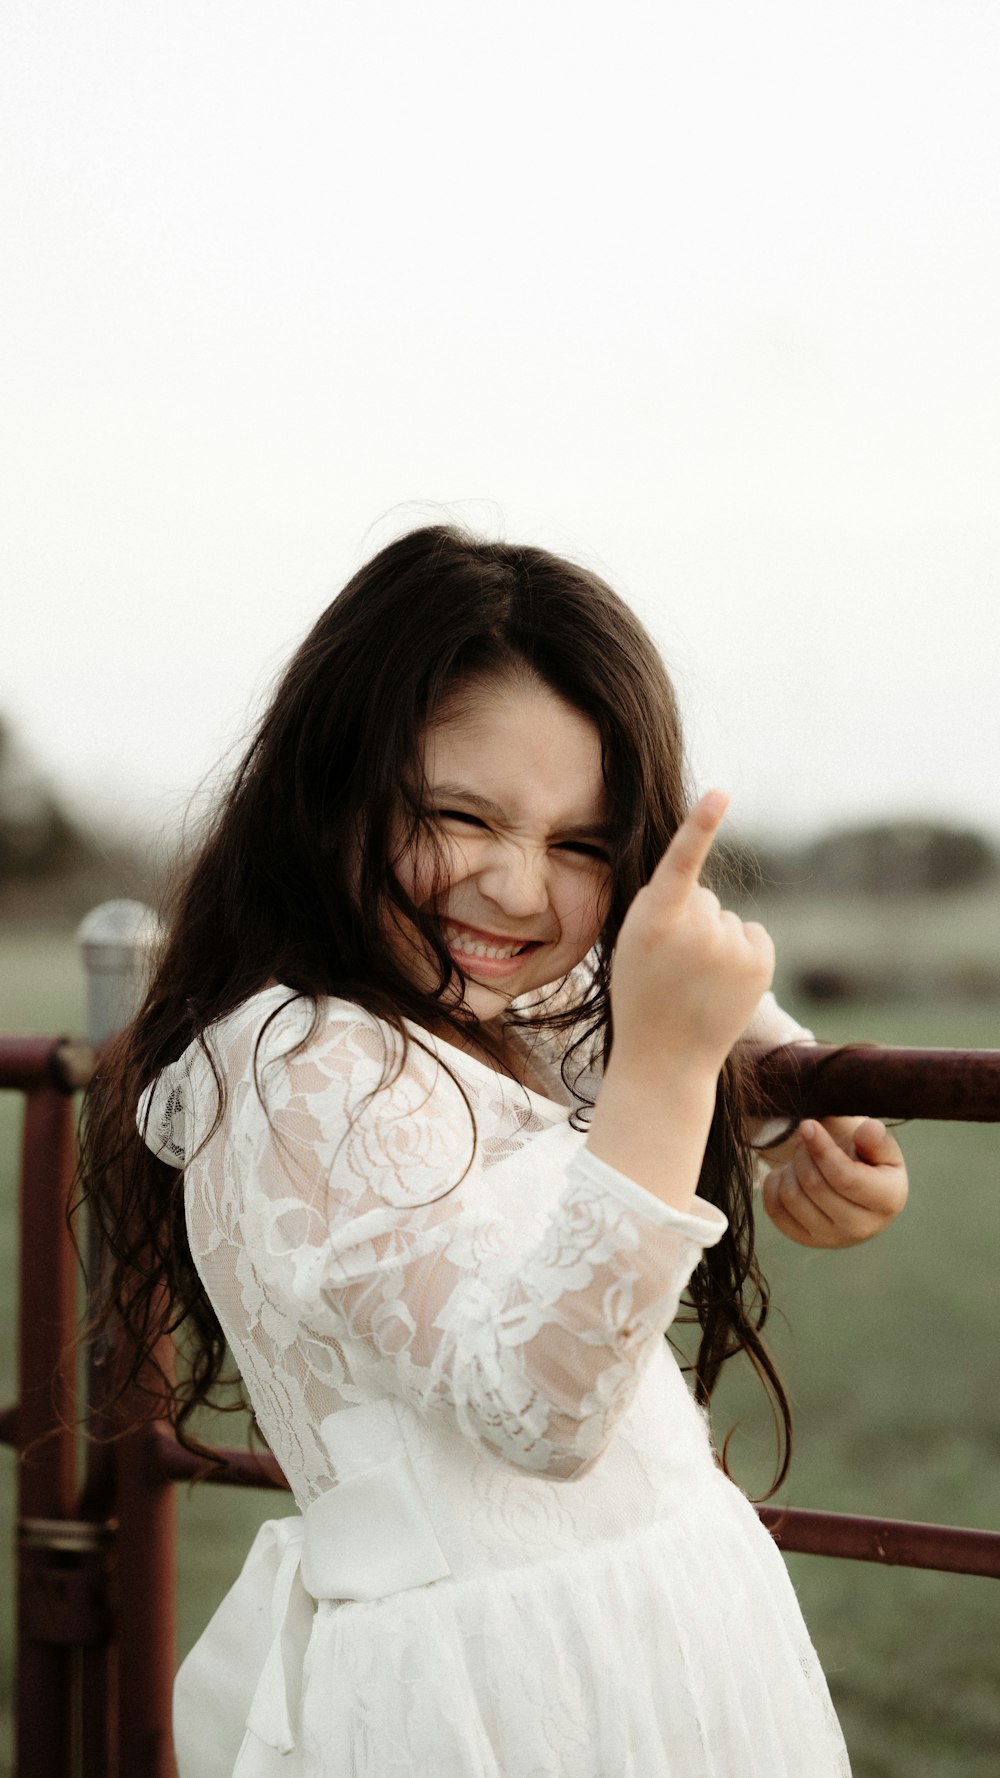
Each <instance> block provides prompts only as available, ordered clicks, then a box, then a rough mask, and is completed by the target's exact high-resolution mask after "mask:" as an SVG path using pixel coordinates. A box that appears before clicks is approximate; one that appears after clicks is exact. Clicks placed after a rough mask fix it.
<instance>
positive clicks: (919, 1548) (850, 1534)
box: [757, 1506, 1000, 1579]
mask: <svg viewBox="0 0 1000 1778" xmlns="http://www.w3.org/2000/svg"><path fill="white" fill-rule="evenodd" d="M757 1513H758V1516H759V1517H760V1518H761V1519H762V1521H763V1523H764V1524H765V1525H766V1526H767V1528H768V1530H769V1531H770V1533H771V1536H772V1537H773V1538H774V1541H775V1543H777V1544H778V1546H779V1548H781V1549H783V1550H794V1551H796V1552H798V1553H800V1554H802V1555H807V1556H841V1557H847V1558H849V1559H851V1560H852V1561H855V1562H883V1563H885V1564H886V1566H888V1567H892V1566H897V1567H903V1568H934V1569H941V1570H944V1571H946V1572H947V1573H950V1574H981V1575H988V1576H992V1577H994V1578H996V1579H1000V1531H974V1530H969V1529H966V1527H964V1526H957V1525H922V1524H919V1523H916V1522H915V1521H913V1520H910V1519H869V1518H862V1517H860V1516H858V1515H856V1514H854V1513H824V1512H814V1511H810V1510H807V1509H806V1508H804V1507H782V1506H759V1507H758V1508H757Z"/></svg>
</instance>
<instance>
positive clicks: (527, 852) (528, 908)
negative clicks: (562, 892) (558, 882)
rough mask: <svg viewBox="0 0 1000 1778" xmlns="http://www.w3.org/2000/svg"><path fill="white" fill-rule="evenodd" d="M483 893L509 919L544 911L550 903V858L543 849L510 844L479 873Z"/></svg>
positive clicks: (525, 917)
mask: <svg viewBox="0 0 1000 1778" xmlns="http://www.w3.org/2000/svg"><path fill="white" fill-rule="evenodd" d="M478 884H479V889H480V891H481V893H482V894H483V895H484V896H485V897H486V898H487V900H489V901H492V902H494V903H495V905H496V906H497V907H498V908H502V910H503V912H504V914H505V915H506V917H507V919H508V920H526V919H530V918H531V917H532V915H534V914H543V913H544V912H545V910H546V909H547V907H548V905H549V883H548V859H547V857H546V854H545V851H544V849H543V848H536V847H531V846H521V845H517V844H513V843H512V844H510V845H506V846H504V847H503V848H502V849H501V850H498V852H497V853H496V854H495V855H494V857H493V858H492V859H491V860H490V862H489V864H488V865H486V866H485V867H484V869H483V870H481V871H480V872H479V873H478Z"/></svg>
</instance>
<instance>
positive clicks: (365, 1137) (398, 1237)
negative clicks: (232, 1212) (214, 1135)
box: [226, 1003, 726, 1479]
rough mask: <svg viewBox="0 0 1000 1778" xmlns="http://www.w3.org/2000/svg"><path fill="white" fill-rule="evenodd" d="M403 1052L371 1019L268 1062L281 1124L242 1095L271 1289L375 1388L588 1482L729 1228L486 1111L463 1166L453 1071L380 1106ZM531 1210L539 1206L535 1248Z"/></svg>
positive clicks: (230, 1143)
mask: <svg viewBox="0 0 1000 1778" xmlns="http://www.w3.org/2000/svg"><path fill="white" fill-rule="evenodd" d="M340 1004H341V1005H342V1006H343V1005H345V1003H340ZM387 1042H389V1043H393V1042H395V1039H394V1034H393V1033H392V1032H391V1031H390V1029H389V1028H388V1027H387V1026H385V1025H382V1024H380V1023H379V1022H378V1021H375V1020H374V1019H370V1018H368V1016H367V1015H364V1014H360V1013H359V1012H358V1009H356V1008H352V1009H350V1016H346V1015H345V1016H344V1017H336V1018H330V1019H328V1020H327V1021H326V1022H325V1023H324V1025H323V1026H322V1028H321V1029H320V1031H319V1032H318V1033H317V1035H316V1036H315V1038H313V1039H312V1040H311V1042H310V1044H309V1045H308V1047H307V1048H306V1049H305V1050H304V1051H302V1052H301V1053H300V1054H299V1055H297V1056H289V1055H287V1054H286V1055H284V1056H277V1057H274V1056H272V1057H271V1059H270V1060H268V1061H266V1063H265V1065H264V1066H263V1069H262V1071H261V1089H262V1094H263V1104H264V1106H265V1107H266V1111H267V1114H268V1116H267V1118H265V1116H264V1110H263V1109H262V1106H261V1103H260V1101H259V1100H258V1102H257V1106H256V1111H257V1116H256V1118H255V1117H254V1116H253V1115H252V1111H253V1106H252V1100H251V1097H250V1096H249V1095H246V1096H245V1097H244V1101H243V1113H242V1121H241V1125H240V1128H239V1129H238V1130H236V1131H233V1132H231V1133H230V1135H229V1138H228V1139H227V1142H226V1150H227V1152H232V1151H233V1148H234V1137H235V1142H236V1148H237V1149H238V1151H239V1158H240V1165H241V1167H242V1169H243V1170H244V1176H247V1175H249V1176H250V1177H252V1179H253V1190H252V1192H250V1193H249V1194H247V1193H246V1192H244V1196H245V1197H246V1200H247V1201H246V1202H245V1204H244V1206H243V1213H242V1216H241V1222H242V1226H243V1231H244V1235H243V1238H244V1241H245V1243H246V1245H247V1249H248V1253H249V1256H250V1258H251V1260H252V1263H253V1269H254V1271H255V1273H256V1274H259V1278H260V1279H263V1281H264V1286H263V1294H264V1295H265V1296H267V1295H268V1294H270V1295H271V1296H272V1297H273V1295H274V1294H275V1293H277V1294H278V1295H279V1296H280V1297H282V1298H284V1303H283V1312H284V1315H285V1316H288V1315H289V1314H290V1313H294V1314H295V1315H296V1316H297V1317H298V1319H299V1320H300V1321H302V1320H305V1321H307V1322H309V1323H310V1324H311V1325H313V1326H314V1327H316V1328H317V1329H320V1328H322V1329H323V1330H324V1331H325V1333H326V1334H327V1335H329V1334H330V1333H332V1334H334V1335H335V1336H336V1337H337V1338H338V1339H339V1340H341V1341H344V1336H345V1335H346V1336H348V1338H347V1340H346V1342H345V1344H346V1345H347V1347H348V1349H349V1350H350V1351H352V1352H354V1353H359V1354H360V1355H361V1359H360V1362H361V1364H362V1365H363V1368H364V1371H365V1373H366V1374H365V1376H364V1378H363V1384H364V1387H365V1390H366V1393H368V1392H370V1390H371V1388H372V1386H373V1385H374V1386H375V1387H376V1388H377V1389H378V1390H379V1391H381V1392H382V1393H395V1394H397V1395H399V1396H402V1397H403V1398H405V1399H406V1400H407V1401H408V1402H409V1403H411V1404H412V1405H413V1406H414V1407H415V1408H416V1409H417V1410H419V1411H420V1412H421V1413H422V1414H424V1415H427V1416H443V1417H445V1418H446V1419H447V1420H448V1421H449V1422H450V1423H451V1424H452V1425H453V1426H454V1427H457V1428H458V1429H459V1430H460V1431H461V1433H462V1434H463V1435H464V1436H465V1437H466V1438H468V1439H471V1440H473V1441H474V1442H476V1443H478V1444H480V1445H482V1446H483V1447H484V1448H486V1449H487V1450H489V1451H490V1452H492V1453H493V1454H494V1455H497V1456H500V1457H502V1458H504V1459H506V1460H507V1461H509V1462H511V1463H513V1464H516V1465H518V1466H521V1467H523V1468H525V1469H529V1470H533V1471H537V1472H540V1473H544V1474H547V1475H549V1476H551V1477H554V1478H561V1479H570V1478H572V1477H574V1476H578V1475H581V1474H583V1473H585V1472H586V1470H587V1469H588V1468H589V1467H590V1466H591V1465H592V1464H593V1463H594V1462H595V1461H596V1459H597V1458H598V1457H599V1456H600V1454H601V1452H602V1450H603V1449H604V1448H605V1446H606V1445H607V1443H608V1440H609V1438H610V1436H611V1433H612V1431H613V1428H614V1426H615V1424H616V1422H617V1420H618V1419H619V1417H620V1416H621V1414H622V1413H623V1412H624V1410H625V1408H626V1406H627V1405H628V1402H629V1400H630V1399H631V1396H632V1394H633V1393H634V1390H635V1388H636V1386H637V1384H638V1381H639V1376H640V1374H641V1369H642V1366H643V1362H644V1359H645V1358H646V1356H647V1354H649V1353H650V1352H651V1350H652V1349H653V1347H654V1345H655V1344H657V1343H658V1339H659V1337H660V1336H661V1335H662V1334H663V1332H664V1330H665V1329H666V1328H667V1326H668V1325H669V1323H670V1322H671V1321H672V1319H673V1317H674V1315H675V1313H676V1310H677V1305H678V1301H679V1298H680V1294H681V1291H682V1290H683V1289H684V1287H685V1285H686V1284H687V1281H688V1279H689V1277H690V1274H691V1272H692V1271H693V1269H694V1267H695V1265H696V1264H697V1262H698V1260H699V1258H700V1256H701V1252H702V1249H703V1248H704V1247H705V1246H708V1245H712V1244H713V1243H714V1242H715V1241H717V1240H718V1239H719V1238H720V1237H721V1235H722V1234H723V1232H724V1230H725V1227H726V1222H725V1218H724V1217H723V1216H722V1214H721V1212H719V1211H717V1210H715V1209H714V1208H713V1207H712V1206H711V1205H708V1204H701V1203H700V1201H699V1200H695V1206H694V1211H693V1213H692V1214H689V1215H685V1214H681V1213H679V1212H677V1211H675V1210H673V1209H671V1208H670V1207H669V1206H667V1205H665V1204H663V1203H661V1202H660V1200H659V1199H658V1198H656V1197H654V1196H653V1194H652V1193H650V1192H648V1191H646V1190H645V1189H644V1188H643V1187H641V1186H639V1185H637V1184H636V1183H635V1182H634V1181H632V1180H630V1179H628V1178H626V1177H625V1176H624V1175H622V1174H620V1173H618V1172H617V1171H616V1170H615V1169H613V1168H611V1167H609V1166H607V1165H606V1164H605V1163H604V1162H602V1161H600V1160H598V1158H597V1157H596V1156H594V1155H592V1154H591V1153H590V1151H589V1150H587V1149H586V1148H585V1147H584V1145H583V1138H582V1137H581V1136H578V1135H576V1134H574V1133H573V1132H571V1131H570V1130H569V1129H568V1126H567V1125H566V1124H564V1123H562V1122H560V1123H558V1124H556V1125H554V1126H552V1127H549V1128H542V1129H536V1130H535V1132H534V1133H531V1134H528V1135H527V1136H526V1137H525V1136H524V1135H523V1132H522V1137H523V1139H522V1140H520V1141H518V1140H516V1139H512V1137H511V1135H510V1133H509V1131H507V1130H500V1129H499V1127H498V1126H496V1125H495V1124H494V1123H491V1121H490V1119H489V1118H488V1117H487V1116H486V1115H485V1114H483V1115H481V1116H480V1117H479V1121H478V1130H477V1145H476V1150H477V1152H476V1158H475V1160H474V1161H473V1164H472V1166H471V1167H469V1168H468V1170H467V1171H466V1167H467V1163H468V1162H469V1159H470V1154H471V1149H472V1127H471V1123H470V1119H469V1116H468V1112H467V1111H466V1109H465V1106H464V1105H463V1103H462V1099H461V1095H460V1093H459V1091H458V1089H457V1087H456V1086H455V1084H454V1083H453V1082H452V1080H451V1079H450V1077H449V1075H448V1074H447V1073H446V1072H445V1071H444V1070H443V1069H442V1068H441V1067H440V1065H439V1064H438V1063H437V1061H436V1060H434V1059H433V1058H431V1057H430V1056H428V1055H427V1054H426V1053H425V1052H424V1051H422V1050H420V1049H419V1048H417V1047H415V1046H411V1050H410V1054H409V1058H408V1060H407V1064H406V1066H405V1068H404V1069H403V1071H402V1072H401V1073H400V1074H399V1075H398V1077H397V1079H396V1080H395V1082H393V1083H392V1084H391V1085H388V1086H386V1087H383V1088H382V1089H381V1090H378V1091H374V1093H373V1089H375V1088H376V1087H377V1085H378V1081H379V1077H380V1075H381V1073H382V1069H383V1060H384V1053H385V1052H384V1044H385V1043H387ZM469 1092H470V1099H471V1101H472V1104H473V1108H474V1109H476V1094H475V1090H474V1089H473V1088H470V1089H469ZM251 1150H252V1165H251V1167H250V1168H249V1169H248V1167H247V1162H248V1160H250V1158H251V1156H250V1151H251ZM526 1169H527V1174H526V1171H525V1170H526ZM463 1173H464V1175H465V1177H464V1178H463V1177H462V1175H463ZM526 1185H527V1196H526V1195H525V1187H526ZM508 1187H509V1192H508ZM518 1193H520V1202H521V1204H522V1205H524V1204H525V1203H532V1202H533V1203H534V1205H535V1210H536V1214H535V1217H534V1221H535V1227H534V1229H533V1230H531V1231H530V1232H529V1231H528V1230H527V1228H526V1224H528V1223H530V1222H531V1221H532V1217H531V1216H526V1215H525V1214H524V1213H523V1212H522V1213H521V1215H520V1217H519V1214H518V1211H517V1209H516V1207H513V1206H516V1204H517V1202H518ZM505 1197H507V1198H508V1201H509V1203H510V1205H511V1206H512V1208H511V1209H505V1208H504V1201H505ZM538 1204H541V1205H543V1206H544V1213H543V1214H542V1215H541V1221H540V1225H539V1221H538V1215H537V1206H538ZM498 1205H499V1206H500V1208H498ZM539 1226H540V1229H541V1232H540V1233H539ZM258 1287H259V1286H258ZM354 1380H355V1382H357V1381H358V1377H357V1376H355V1379H354Z"/></svg>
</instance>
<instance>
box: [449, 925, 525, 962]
mask: <svg viewBox="0 0 1000 1778" xmlns="http://www.w3.org/2000/svg"><path fill="white" fill-rule="evenodd" d="M444 937H445V942H446V944H447V946H448V949H449V951H450V952H451V954H452V956H453V957H457V958H460V959H463V958H468V959H470V960H471V961H473V962H476V963H499V964H513V963H516V962H517V961H518V960H519V959H520V958H522V957H526V956H528V955H529V953H530V952H532V951H537V950H538V949H539V946H540V942H541V941H540V940H538V939H526V940H525V941H524V943H522V944H515V943H510V944H501V943H499V942H497V941H494V942H490V941H488V940H486V939H481V938H476V937H475V936H474V935H473V934H472V933H471V932H467V931H465V930H463V929H462V928H459V927H457V926H453V925H451V924H450V922H448V921H445V922H444Z"/></svg>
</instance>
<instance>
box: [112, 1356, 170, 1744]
mask: <svg viewBox="0 0 1000 1778" xmlns="http://www.w3.org/2000/svg"><path fill="white" fill-rule="evenodd" d="M156 1356H157V1359H158V1361H159V1363H160V1364H161V1365H162V1366H163V1369H164V1370H165V1371H166V1373H167V1375H168V1376H172V1374H173V1356H174V1349H173V1343H172V1341H170V1340H169V1339H167V1340H161V1341H160V1343H159V1346H158V1348H157V1353H156ZM141 1381H142V1377H141V1376H140V1383H141ZM149 1381H150V1387H153V1386H154V1383H153V1378H152V1376H151V1375H150V1378H149ZM143 1405H144V1404H143V1401H142V1400H139V1399H138V1398H137V1407H136V1411H141V1410H142V1406H143ZM146 1405H147V1411H148V1402H147V1404H146ZM122 1413H123V1418H125V1417H126V1416H128V1417H130V1416H129V1402H128V1399H127V1398H126V1400H125V1401H124V1402H123V1404H122ZM116 1448H117V1453H118V1586H117V1597H118V1639H119V1640H118V1758H119V1766H120V1770H121V1773H122V1778H174V1771H175V1768H174V1762H173V1748H172V1720H171V1718H172V1708H173V1681H174V1659H175V1647H176V1631H177V1513H176V1504H175V1496H174V1485H173V1482H172V1481H169V1480H167V1479H165V1478H164V1476H163V1475H162V1473H161V1471H160V1466H159V1464H158V1462H157V1452H156V1445H155V1434H154V1430H153V1426H152V1424H151V1423H150V1422H149V1421H147V1422H146V1424H145V1425H143V1426H140V1427H138V1428H137V1430H136V1431H134V1432H132V1433H131V1434H130V1435H129V1436H128V1437H127V1438H124V1439H122V1441H121V1443H120V1444H119V1445H118V1446H117V1447H116Z"/></svg>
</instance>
